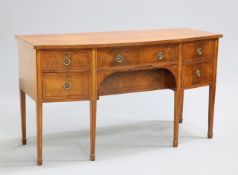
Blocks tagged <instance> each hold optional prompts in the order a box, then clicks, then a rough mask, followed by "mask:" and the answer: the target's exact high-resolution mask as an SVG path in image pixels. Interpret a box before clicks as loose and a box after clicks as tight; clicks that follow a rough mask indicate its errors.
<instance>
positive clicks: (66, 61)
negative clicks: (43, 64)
mask: <svg viewBox="0 0 238 175" xmlns="http://www.w3.org/2000/svg"><path fill="white" fill-rule="evenodd" d="M70 63H71V60H70V57H69V56H68V55H66V56H65V57H64V65H65V66H68V65H70Z"/></svg>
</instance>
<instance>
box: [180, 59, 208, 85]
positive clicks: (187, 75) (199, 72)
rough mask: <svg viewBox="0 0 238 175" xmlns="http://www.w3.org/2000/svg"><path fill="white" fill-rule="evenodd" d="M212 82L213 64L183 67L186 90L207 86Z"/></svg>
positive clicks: (192, 64) (196, 63)
mask: <svg viewBox="0 0 238 175" xmlns="http://www.w3.org/2000/svg"><path fill="white" fill-rule="evenodd" d="M211 80H212V64H211V62H210V61H203V62H194V63H189V64H185V65H183V86H184V87H185V88H192V87H197V86H203V85H207V84H209V83H210V82H211Z"/></svg>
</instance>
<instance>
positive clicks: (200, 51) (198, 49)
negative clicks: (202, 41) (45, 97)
mask: <svg viewBox="0 0 238 175" xmlns="http://www.w3.org/2000/svg"><path fill="white" fill-rule="evenodd" d="M197 54H198V55H199V56H201V55H202V48H201V47H199V48H197Z"/></svg>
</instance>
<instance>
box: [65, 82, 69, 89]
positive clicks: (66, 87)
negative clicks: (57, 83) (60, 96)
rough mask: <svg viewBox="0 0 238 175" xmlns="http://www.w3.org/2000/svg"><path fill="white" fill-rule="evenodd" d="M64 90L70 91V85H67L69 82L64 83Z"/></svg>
mask: <svg viewBox="0 0 238 175" xmlns="http://www.w3.org/2000/svg"><path fill="white" fill-rule="evenodd" d="M64 88H65V89H66V90H69V89H71V83H69V82H66V83H64Z"/></svg>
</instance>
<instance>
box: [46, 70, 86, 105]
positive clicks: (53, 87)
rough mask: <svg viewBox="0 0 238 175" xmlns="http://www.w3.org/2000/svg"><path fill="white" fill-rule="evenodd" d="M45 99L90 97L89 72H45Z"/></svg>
mask: <svg viewBox="0 0 238 175" xmlns="http://www.w3.org/2000/svg"><path fill="white" fill-rule="evenodd" d="M43 99H44V101H56V100H60V101H70V100H86V99H89V74H88V73H71V74H67V73H44V74H43Z"/></svg>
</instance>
